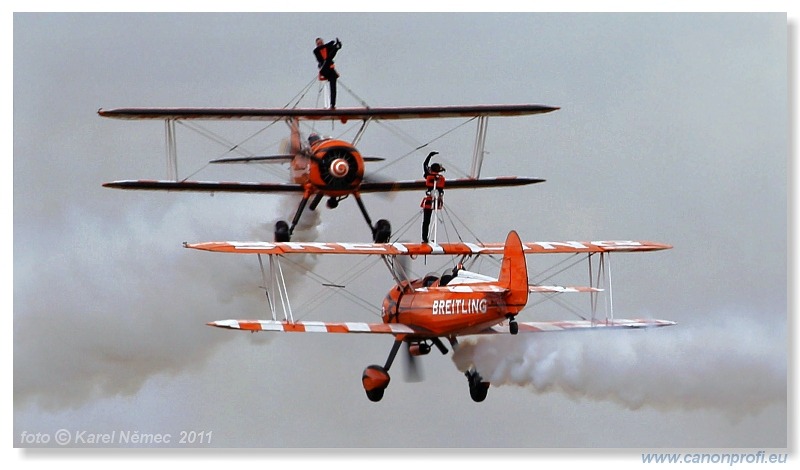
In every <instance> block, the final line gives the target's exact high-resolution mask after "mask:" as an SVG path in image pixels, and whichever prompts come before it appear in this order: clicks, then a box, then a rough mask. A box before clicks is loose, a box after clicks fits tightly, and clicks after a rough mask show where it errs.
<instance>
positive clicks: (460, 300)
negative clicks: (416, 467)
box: [184, 231, 674, 402]
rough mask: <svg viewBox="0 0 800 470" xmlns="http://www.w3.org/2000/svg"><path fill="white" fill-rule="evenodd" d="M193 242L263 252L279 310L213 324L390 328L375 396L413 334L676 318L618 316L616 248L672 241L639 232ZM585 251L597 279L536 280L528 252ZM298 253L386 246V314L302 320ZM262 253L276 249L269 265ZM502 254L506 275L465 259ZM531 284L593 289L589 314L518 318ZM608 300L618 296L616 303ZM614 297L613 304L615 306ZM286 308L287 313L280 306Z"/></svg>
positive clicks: (432, 341)
mask: <svg viewBox="0 0 800 470" xmlns="http://www.w3.org/2000/svg"><path fill="white" fill-rule="evenodd" d="M184 246H185V247H186V248H191V249H197V250H205V251H211V252H222V253H239V254H251V255H252V254H255V255H257V256H258V260H259V264H260V266H261V270H262V275H263V276H264V282H265V285H264V289H265V291H266V297H267V299H268V303H269V309H270V310H271V312H272V318H271V319H269V320H234V319H231V320H219V321H212V322H209V323H208V325H209V326H214V327H219V328H228V329H234V330H242V331H250V332H284V333H352V334H379V335H390V336H393V337H394V341H393V344H392V347H391V350H390V352H389V356H388V358H387V359H386V361H385V362H384V363H383V364H382V365H378V364H373V365H369V366H367V367H366V368H365V369H364V371H363V374H362V385H363V387H364V391H365V392H366V395H367V398H368V399H369V400H371V401H373V402H377V401H380V400H381V399H382V398H383V396H384V391H385V390H386V388H387V387H388V385H389V382H390V376H389V370H390V368H391V366H392V364H393V362H394V360H395V357H396V356H397V354H398V352H399V351H400V348H401V347H402V346H403V345H404V344H405V346H406V351H407V354H408V357H409V359H413V358H414V357H417V356H423V355H426V354H428V353H430V352H431V350H432V349H433V348H436V349H438V350H439V351H440V352H441V353H442V354H447V353H448V352H449V350H448V347H447V345H446V344H445V342H447V343H448V344H449V345H450V347H451V348H453V349H455V348H457V347H458V341H459V338H461V337H464V336H470V335H502V334H512V335H515V334H533V333H545V332H555V331H566V330H574V329H579V330H587V329H599V328H603V329H605V328H620V329H630V328H649V327H661V326H668V325H673V324H674V322H672V321H667V320H655V319H616V318H614V315H613V302H610V301H609V299H610V298H611V279H610V255H611V253H622V252H648V251H658V250H665V249H669V248H671V246H669V245H665V244H662V243H654V242H639V241H594V242H576V241H568V242H525V243H523V242H522V241H521V239H520V237H519V235H518V234H517V233H516V232H515V231H511V232H509V234H508V236H507V238H506V241H505V243H485V244H482V243H463V242H457V243H435V242H434V243H397V242H396V243H317V242H306V243H299V242H206V243H184ZM546 253H558V254H572V255H576V256H582V255H586V257H587V259H588V261H589V275H590V279H589V286H556V285H539V284H530V283H529V277H528V267H527V262H526V255H529V254H546ZM298 254H317V255H323V254H325V255H327V254H330V255H347V254H350V255H361V256H365V255H366V256H380V257H381V258H382V260H383V261H384V263H385V265H386V267H387V268H388V269H389V272H390V274H391V276H392V277H393V279H394V283H395V285H394V287H392V288H391V290H390V291H389V292H388V293H387V294H386V296H385V297H384V300H383V303H382V305H381V309H380V315H381V320H382V321H381V322H380V323H378V322H375V323H366V322H320V321H295V320H294V315H293V313H292V308H291V303H290V301H289V295H288V291H287V287H286V286H287V284H286V282H285V280H284V278H283V269H282V268H281V267H280V266H281V265H280V261H281V259H283V258H285V257H290V256H292V255H298ZM262 255H266V256H268V258H269V263H268V266H269V268H268V269H267V268H265V267H264V263H263V260H262ZM437 255H449V256H451V257H455V258H456V259H458V260H459V261H458V262H457V263H455V266H454V267H453V269H452V270H448V271H446V272H445V273H444V274H442V275H438V274H436V273H434V274H428V275H426V276H424V277H422V278H420V279H411V278H410V276H409V274H410V273H408V272H406V269H405V268H403V263H401V262H399V261H400V260H402V259H404V258H406V259H407V258H408V257H418V256H437ZM491 255H502V261H501V264H500V271H499V275H498V276H497V277H496V278H494V277H490V276H486V275H483V274H479V273H477V272H473V271H470V270H467V269H465V268H464V266H465V263H466V262H467V261H469V260H474V259H475V258H477V257H479V256H491ZM595 256H599V258H600V262H599V265H598V266H597V274H596V275H594V274H592V272H593V268H592V259H593V257H595ZM606 286H608V295H607V296H606V314H605V317H604V318H599V317H598V311H597V310H598V308H597V298H596V296H599V295H600V294H601V293H605V292H606ZM531 293H542V294H548V295H560V294H565V293H588V294H589V295H590V296H591V297H592V299H591V306H592V307H591V315H590V316H586V317H582V318H581V319H580V320H571V321H538V322H522V321H517V316H518V314H519V313H520V312H521V311H522V310H523V309H524V308H525V307H526V305H527V304H528V296H529V294H531ZM609 304H610V305H609ZM609 307H610V308H609ZM281 315H282V318H279V316H281ZM465 375H466V377H467V381H468V385H469V393H470V397H471V398H472V399H473V400H474V401H476V402H481V401H483V400H484V399H485V398H486V396H487V393H488V390H489V385H490V383H489V382H488V381H487V380H485V379H484V378H483V377H482V376H481V373H480V371H478V370H477V369H476V368H475V366H474V365H472V366H471V367H470V368H469V369H468V370H467V371H466V372H465Z"/></svg>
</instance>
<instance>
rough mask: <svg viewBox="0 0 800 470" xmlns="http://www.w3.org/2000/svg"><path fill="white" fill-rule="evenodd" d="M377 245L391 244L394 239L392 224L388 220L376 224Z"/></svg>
mask: <svg viewBox="0 0 800 470" xmlns="http://www.w3.org/2000/svg"><path fill="white" fill-rule="evenodd" d="M373 238H374V240H375V243H389V240H390V239H391V238H392V224H390V223H389V221H388V220H386V219H381V220H379V221H378V223H377V224H375V236H374V237H373Z"/></svg>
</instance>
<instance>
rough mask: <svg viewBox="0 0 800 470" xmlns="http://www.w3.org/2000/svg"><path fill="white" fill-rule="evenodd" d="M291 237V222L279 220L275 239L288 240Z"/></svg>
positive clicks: (276, 225)
mask: <svg viewBox="0 0 800 470" xmlns="http://www.w3.org/2000/svg"><path fill="white" fill-rule="evenodd" d="M290 237H291V235H290V233H289V224H287V223H286V221H285V220H279V221H278V222H277V223H276V224H275V241H276V242H288V241H289V238H290Z"/></svg>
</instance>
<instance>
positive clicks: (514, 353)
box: [453, 317, 787, 417]
mask: <svg viewBox="0 0 800 470" xmlns="http://www.w3.org/2000/svg"><path fill="white" fill-rule="evenodd" d="M786 351H787V343H786V336H785V333H784V332H783V330H780V331H773V329H770V328H768V327H767V326H765V325H764V324H761V323H757V322H754V321H747V320H742V319H737V318H731V317H721V318H718V319H717V320H716V321H703V322H701V323H699V324H678V325H676V326H671V327H664V328H655V329H650V330H634V331H622V330H596V331H572V332H570V331H565V332H554V333H540V334H520V335H518V336H505V335H504V336H492V337H478V338H476V339H470V340H468V341H465V342H462V344H461V345H460V346H459V348H458V349H457V350H456V352H455V354H454V356H453V360H454V361H455V363H456V365H457V367H458V368H459V369H460V370H462V371H464V370H467V369H468V368H469V367H470V366H471V365H474V366H475V368H476V369H477V370H478V372H479V373H480V374H481V375H482V376H483V377H484V379H485V380H487V381H490V382H491V383H492V385H495V386H501V385H518V386H523V387H528V388H529V389H530V390H531V391H533V392H535V393H548V392H555V393H564V394H567V395H568V396H570V397H572V398H575V399H580V398H585V399H590V400H597V401H611V402H616V403H619V404H620V405H622V406H624V407H626V408H629V409H638V408H641V407H645V406H647V407H652V408H655V409H660V410H670V409H683V410H693V409H716V410H719V411H722V412H724V413H726V414H728V415H730V416H732V417H740V416H743V415H746V414H749V413H755V412H758V411H759V410H761V409H763V408H764V407H766V406H768V405H770V404H774V403H781V402H783V403H785V402H786V393H787V355H786Z"/></svg>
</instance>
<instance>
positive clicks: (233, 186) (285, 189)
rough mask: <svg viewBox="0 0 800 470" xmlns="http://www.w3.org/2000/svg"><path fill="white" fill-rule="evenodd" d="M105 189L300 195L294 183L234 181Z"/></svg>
mask: <svg viewBox="0 0 800 470" xmlns="http://www.w3.org/2000/svg"><path fill="white" fill-rule="evenodd" d="M103 186H104V187H106V188H115V189H138V190H155V191H200V192H212V193H213V192H227V193H302V192H303V186H302V185H299V184H294V183H247V182H236V181H230V182H226V181H169V180H122V181H113V182H111V183H104V184H103Z"/></svg>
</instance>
